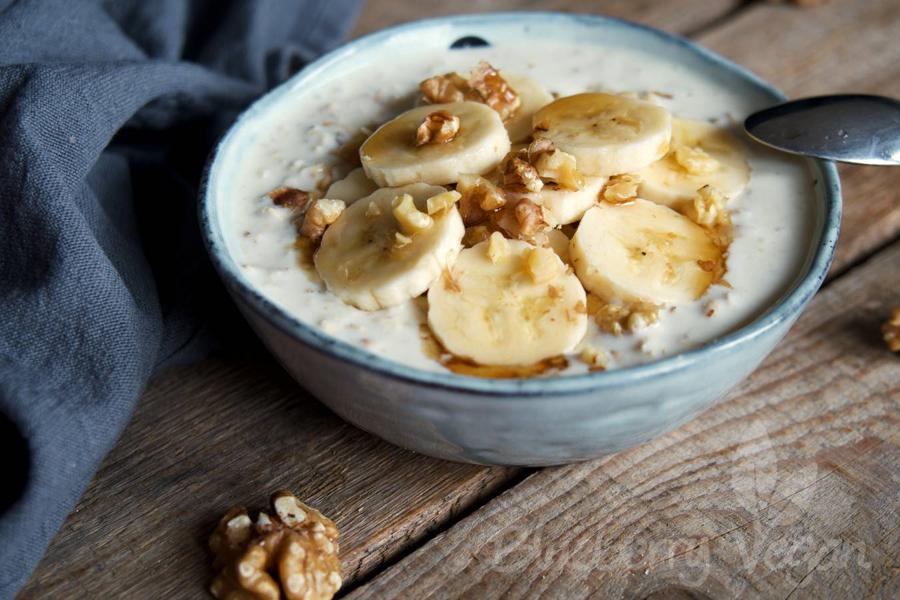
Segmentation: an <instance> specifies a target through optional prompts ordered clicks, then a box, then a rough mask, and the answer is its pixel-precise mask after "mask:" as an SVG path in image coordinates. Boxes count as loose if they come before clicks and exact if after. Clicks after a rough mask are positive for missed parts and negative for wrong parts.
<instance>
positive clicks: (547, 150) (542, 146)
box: [520, 138, 556, 165]
mask: <svg viewBox="0 0 900 600" xmlns="http://www.w3.org/2000/svg"><path fill="white" fill-rule="evenodd" d="M523 150H524V155H525V158H526V160H528V162H530V163H531V164H533V165H534V164H537V161H538V159H539V158H540V157H541V156H542V155H544V154H552V153H553V152H556V145H555V144H554V143H553V140H550V139H547V138H537V139H535V140H532V142H531V143H530V144H528V145H527V146H526V147H525V148H523ZM520 152H521V150H520Z"/></svg>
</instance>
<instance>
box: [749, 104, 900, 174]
mask: <svg viewBox="0 0 900 600" xmlns="http://www.w3.org/2000/svg"><path fill="white" fill-rule="evenodd" d="M744 129H745V130H746V131H747V133H748V134H749V135H750V137H752V138H753V139H755V140H757V141H759V142H762V143H763V144H766V145H767V146H771V147H773V148H776V149H778V150H784V151H785V152H791V153H793V154H802V155H804V156H815V157H817V158H824V159H827V160H836V161H839V162H848V163H858V164H864V165H900V102H898V101H896V100H893V99H891V98H884V97H882V96H865V95H859V94H846V95H838V96H818V97H815V98H802V99H800V100H793V101H791V102H785V103H784V104H779V105H777V106H773V107H771V108H767V109H765V110H761V111H759V112H755V113H753V114H752V115H750V116H749V117H747V119H746V120H745V121H744Z"/></svg>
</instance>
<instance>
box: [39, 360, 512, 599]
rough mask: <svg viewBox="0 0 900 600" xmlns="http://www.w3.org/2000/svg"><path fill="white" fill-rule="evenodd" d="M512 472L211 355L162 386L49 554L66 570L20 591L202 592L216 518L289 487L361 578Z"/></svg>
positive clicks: (275, 375)
mask: <svg viewBox="0 0 900 600" xmlns="http://www.w3.org/2000/svg"><path fill="white" fill-rule="evenodd" d="M262 358H265V357H262ZM514 474H515V471H514V470H512V469H503V468H496V469H488V468H483V467H476V466H472V465H462V464H456V463H449V462H444V461H438V460H434V459H430V458H427V457H424V456H421V455H417V454H413V453H412V452H407V451H404V450H400V449H399V448H396V447H393V446H390V445H388V444H387V443H385V442H381V441H379V440H378V439H376V438H374V437H372V436H370V435H368V434H366V433H364V432H362V431H360V430H358V429H356V428H354V427H351V426H349V425H346V424H345V423H343V422H342V421H340V420H339V419H338V418H337V417H335V416H334V415H333V414H331V413H330V412H329V411H328V410H327V409H326V408H325V407H323V406H322V405H321V404H319V403H318V402H316V401H315V400H313V399H312V398H311V397H309V396H307V395H306V394H305V393H304V392H303V391H302V390H300V389H299V388H298V387H297V385H296V384H295V383H294V382H293V380H291V379H290V378H289V377H288V376H287V374H285V373H284V372H283V371H281V370H280V369H278V368H277V367H275V366H274V365H273V364H271V363H270V362H269V361H268V360H266V361H265V362H261V363H250V364H242V363H233V362H224V361H207V362H204V363H202V364H201V365H198V366H194V367H185V368H180V369H176V370H173V371H170V372H168V373H166V374H165V375H163V376H161V377H159V378H158V379H156V381H155V382H154V383H153V385H152V386H151V387H150V389H149V390H148V391H147V393H146V394H145V395H144V397H143V399H142V401H141V404H140V406H139V408H138V410H137V412H136V414H135V415H134V418H133V420H132V422H131V424H130V425H129V426H128V428H127V430H126V431H125V433H124V435H123V442H122V443H120V444H119V445H118V446H117V447H116V448H115V449H114V450H113V452H112V453H111V454H110V455H109V457H108V458H107V460H106V461H105V463H104V466H103V468H102V469H101V470H100V472H99V473H98V474H97V476H96V478H95V480H94V482H93V484H92V485H91V487H90V489H89V490H88V492H87V493H86V494H85V496H84V497H83V498H82V500H81V502H80V503H79V506H78V509H77V511H76V513H74V514H73V515H72V517H70V519H69V522H68V524H67V526H66V527H64V529H63V531H62V532H61V533H60V535H59V536H57V538H56V540H55V541H54V543H53V545H52V546H51V550H50V552H49V553H48V554H47V556H46V557H45V559H44V561H43V564H44V565H48V566H50V565H57V568H45V569H41V570H39V572H38V574H37V576H36V577H35V579H34V580H33V581H32V583H31V585H30V586H29V587H28V588H27V589H26V591H25V592H23V594H22V597H23V598H37V597H49V598H65V597H81V598H92V597H93V598H99V597H129V595H130V594H138V596H135V597H140V596H139V592H142V591H143V592H144V593H146V591H147V590H152V594H150V595H151V596H152V597H155V598H174V597H179V595H187V596H198V595H202V594H203V593H204V592H203V588H204V587H205V585H206V584H207V583H208V580H209V575H210V573H209V559H208V555H207V551H206V548H205V543H206V539H207V537H208V535H209V533H210V531H211V530H212V527H214V525H215V522H216V521H217V520H218V517H219V516H221V514H222V513H224V511H225V510H226V509H227V508H228V507H229V506H231V505H233V504H236V503H244V504H248V505H251V506H253V505H257V506H258V507H259V508H262V507H264V506H265V503H266V501H267V495H268V493H270V492H271V491H274V490H276V489H279V488H289V489H292V490H294V491H295V492H296V493H297V494H298V495H299V496H300V497H301V498H303V499H304V500H305V501H307V502H308V503H309V504H311V505H312V506H315V507H317V508H319V509H321V510H322V511H323V512H324V513H325V514H327V515H329V516H331V517H332V518H333V519H334V520H335V521H336V523H337V524H338V526H339V527H340V529H341V533H342V549H341V559H342V563H343V568H344V571H345V573H346V574H347V578H348V579H350V580H352V579H353V578H355V577H357V576H359V575H360V574H365V573H367V572H368V571H370V570H371V569H373V568H376V567H377V566H378V565H379V564H380V563H381V562H382V561H383V560H385V558H386V556H388V555H390V554H391V552H393V551H395V550H396V548H397V547H402V546H404V545H406V544H409V543H414V542H415V541H416V540H418V539H420V538H421V537H422V536H424V535H427V534H428V533H429V531H430V530H431V529H432V528H433V527H435V526H436V525H437V524H440V523H442V522H444V521H446V520H447V519H449V518H452V517H453V516H454V515H455V514H457V513H458V512H460V511H464V510H466V508H467V507H468V506H469V505H471V504H472V503H475V502H478V501H479V500H481V499H483V498H484V497H486V496H490V495H492V494H493V493H495V492H496V490H497V487H498V486H500V485H503V484H504V483H505V482H506V481H508V480H509V479H510V477H512V476H513V475H514ZM63 565H64V566H65V568H64V569H60V568H59V567H60V566H63ZM185 590H189V591H190V592H189V593H187V592H185Z"/></svg>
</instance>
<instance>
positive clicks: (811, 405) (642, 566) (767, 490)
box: [350, 243, 900, 599]
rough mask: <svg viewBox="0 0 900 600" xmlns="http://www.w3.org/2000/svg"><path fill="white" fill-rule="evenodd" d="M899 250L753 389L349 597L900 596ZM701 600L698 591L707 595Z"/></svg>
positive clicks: (826, 304)
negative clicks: (885, 331) (889, 324)
mask: <svg viewBox="0 0 900 600" xmlns="http://www.w3.org/2000/svg"><path fill="white" fill-rule="evenodd" d="M897 273H900V243H897V244H894V245H893V246H892V247H890V249H888V250H886V251H884V252H882V253H880V254H878V255H876V257H875V258H874V259H872V260H871V261H870V262H869V263H867V264H865V265H864V267H862V268H859V269H856V270H853V271H851V272H850V273H848V274H847V275H846V276H844V277H842V278H840V279H839V280H837V281H836V282H835V283H834V284H833V285H831V286H830V287H829V288H828V289H827V290H826V291H825V292H824V293H822V294H821V295H820V296H818V297H817V298H816V299H815V300H814V301H813V304H812V306H811V308H810V310H809V311H808V312H807V313H806V314H805V315H804V317H803V318H802V319H801V321H800V322H799V324H798V325H797V327H796V328H795V329H794V330H793V331H792V333H791V334H790V335H789V337H788V339H787V340H786V342H785V343H783V344H782V345H781V346H780V347H779V348H778V349H777V350H776V352H775V353H774V354H773V355H772V356H771V357H770V358H769V359H768V360H767V361H766V362H765V363H764V364H763V366H762V367H761V368H760V369H759V370H757V371H756V372H755V373H754V374H753V375H752V376H751V377H750V379H749V380H748V381H747V382H746V383H745V384H743V385H742V386H741V389H740V390H739V391H738V392H737V393H736V394H734V395H733V396H732V399H731V400H730V401H726V402H724V403H721V404H719V405H717V406H716V407H714V408H712V409H710V410H708V411H707V412H706V413H704V414H703V415H701V416H700V417H699V418H697V419H696V420H694V421H692V422H691V423H689V424H687V425H686V426H684V427H682V428H680V429H678V430H677V431H675V432H672V433H670V434H668V435H665V436H663V437H661V438H658V439H657V440H654V441H653V442H650V443H648V444H645V445H644V446H641V447H639V448H637V449H635V450H632V451H628V452H624V453H621V454H618V455H615V456H613V457H610V458H608V459H605V460H600V461H594V462H590V463H585V464H580V465H573V466H568V467H560V468H551V469H545V470H543V471H540V472H538V473H536V474H534V475H531V476H530V477H529V478H528V479H526V480H525V481H524V482H523V483H521V484H519V485H518V486H516V487H515V488H513V489H511V490H509V491H507V492H505V493H504V494H502V495H501V496H499V497H498V498H496V499H494V500H492V501H491V502H489V503H488V504H487V505H486V506H485V507H483V508H481V509H479V510H478V511H476V512H475V513H474V514H473V515H471V516H470V517H468V518H466V519H464V520H462V521H461V522H459V523H458V524H456V525H455V526H454V527H453V528H451V529H450V530H449V531H447V532H445V533H444V534H441V535H439V536H437V537H436V538H435V539H433V540H432V541H431V542H429V543H428V544H427V545H426V546H424V547H423V548H422V549H420V550H419V551H417V552H415V553H414V554H412V555H410V556H409V557H408V558H406V559H405V560H403V561H401V562H400V563H398V564H397V565H395V566H394V567H392V568H390V569H388V570H387V571H386V572H384V573H382V574H381V575H379V576H378V577H377V578H375V580H374V581H372V582H371V583H370V584H368V585H366V586H363V587H361V588H359V589H358V590H356V592H355V593H353V594H351V595H350V597H351V598H354V599H356V598H423V597H426V596H429V595H430V597H440V598H464V597H466V598H496V597H501V596H502V597H505V598H526V597H527V598H587V597H598V598H620V597H629V598H643V597H646V596H648V595H650V594H652V593H654V592H661V591H666V592H673V591H677V590H682V591H686V592H688V593H689V594H694V595H695V596H699V597H718V598H730V597H737V596H739V595H742V594H743V595H747V596H751V597H757V596H759V597H767V598H771V597H781V598H786V597H791V596H792V595H793V596H801V595H802V596H803V597H811V598H827V597H841V598H856V597H869V596H879V597H885V598H888V597H893V598H896V597H898V594H900V577H898V570H897V565H898V560H900V527H898V523H900V429H898V425H900V360H898V358H897V357H896V356H894V355H892V354H891V353H890V352H888V351H887V349H886V348H885V347H884V345H883V344H882V343H881V341H880V339H879V335H878V327H879V325H880V322H881V320H882V319H883V318H884V316H885V315H886V314H887V312H888V311H889V309H890V307H891V306H893V305H896V304H900V287H898V286H897V285H896V282H897V279H896V277H897ZM695 596H690V597H695Z"/></svg>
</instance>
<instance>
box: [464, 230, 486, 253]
mask: <svg viewBox="0 0 900 600" xmlns="http://www.w3.org/2000/svg"><path fill="white" fill-rule="evenodd" d="M490 237H491V229H490V228H489V227H488V226H486V225H473V226H472V227H466V233H465V234H464V235H463V239H462V245H463V246H464V247H466V248H471V247H472V246H475V245H476V244H480V243H481V242H486V241H487V240H488V239H490Z"/></svg>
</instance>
